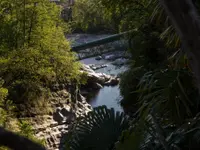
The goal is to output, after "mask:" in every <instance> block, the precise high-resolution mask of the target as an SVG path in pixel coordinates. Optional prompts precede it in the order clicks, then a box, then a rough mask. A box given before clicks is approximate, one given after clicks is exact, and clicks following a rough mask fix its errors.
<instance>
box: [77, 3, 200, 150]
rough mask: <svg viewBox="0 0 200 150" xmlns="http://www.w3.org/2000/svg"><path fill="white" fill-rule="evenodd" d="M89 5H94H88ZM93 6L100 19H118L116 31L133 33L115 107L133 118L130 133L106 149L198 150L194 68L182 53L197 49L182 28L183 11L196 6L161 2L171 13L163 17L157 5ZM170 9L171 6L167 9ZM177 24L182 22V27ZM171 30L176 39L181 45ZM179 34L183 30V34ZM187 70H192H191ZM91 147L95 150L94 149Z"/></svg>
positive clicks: (197, 114) (196, 7)
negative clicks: (100, 10)
mask: <svg viewBox="0 0 200 150" xmlns="http://www.w3.org/2000/svg"><path fill="white" fill-rule="evenodd" d="M92 2H93V3H95V1H90V2H88V3H92ZM99 3H100V4H101V5H102V6H103V9H104V12H106V13H104V15H107V14H109V13H111V14H115V13H116V10H118V11H119V12H120V14H121V15H122V16H121V18H118V20H117V21H118V24H117V25H119V26H118V27H117V28H115V29H118V30H119V31H123V30H129V29H135V30H134V32H132V33H131V34H130V35H129V36H128V37H127V38H128V40H129V51H130V53H131V54H132V63H131V65H130V66H129V69H128V70H127V71H126V72H125V73H124V74H122V75H121V82H120V91H121V94H122V96H123V100H122V101H121V103H122V104H123V106H124V107H125V109H127V111H128V113H129V115H131V116H132V117H133V119H131V125H130V128H129V129H127V130H126V131H124V132H123V133H122V134H121V136H119V137H118V141H115V142H113V145H114V146H113V147H107V149H117V150H129V149H130V150H131V149H154V150H155V149H165V150H171V149H199V147H200V143H199V140H198V139H199V128H198V126H199V100H200V97H199V85H198V83H196V82H198V78H199V77H198V74H197V73H198V71H197V70H198V69H197V68H199V65H197V64H198V63H197V62H198V60H196V59H195V62H194V61H192V62H193V63H190V62H191V60H190V59H188V57H191V55H192V57H193V54H191V52H188V50H185V49H189V50H190V51H192V52H194V50H195V48H197V47H195V46H194V45H196V46H197V45H198V42H197V43H196V44H192V42H191V37H193V35H191V34H189V33H190V31H191V29H192V28H189V27H188V26H190V25H189V24H188V22H187V19H188V18H189V17H188V16H187V15H188V14H187V13H188V11H191V12H192V11H193V10H194V11H193V12H195V11H196V10H197V11H199V4H198V2H197V1H187V2H186V1H184V2H182V1H178V0H177V1H175V0H174V1H173V2H167V1H164V0H163V1H162V4H163V5H164V6H165V10H166V11H167V12H168V11H171V12H168V13H165V12H164V9H163V6H162V5H160V3H159V1H158V0H152V1H148V0H141V1H138V0H128V1H124V0H118V1H116V0H101V2H99ZM172 3H174V5H172ZM170 4H171V5H170ZM178 4H179V5H178ZM170 6H171V7H172V6H173V7H172V8H171V9H170ZM176 6H177V7H176ZM94 8H95V7H94ZM174 8H177V11H175V12H178V11H180V12H181V11H182V13H184V15H185V16H187V17H185V18H187V19H186V20H184V19H185V18H184V17H183V18H184V19H183V18H182V20H181V19H180V16H178V15H176V13H175V12H172V11H173V10H174ZM186 8H188V9H187V10H188V11H186V10H185V9H186ZM192 9H193V10H192ZM96 12H98V9H96ZM108 12H109V13H108ZM93 14H95V13H93ZM167 14H168V15H170V16H167ZM173 15H174V16H173ZM193 15H194V16H192V15H191V16H190V17H191V18H192V17H194V18H195V17H197V18H198V16H195V13H194V14H193ZM116 16H117V15H116ZM169 18H170V19H171V20H169ZM112 19H115V18H114V17H111V20H112ZM175 19H177V20H175ZM178 19H180V20H178ZM183 20H184V21H186V22H184V21H183ZM194 20H195V19H194ZM181 21H182V23H185V24H184V25H182V26H181ZM172 22H175V25H176V26H173V25H172ZM174 27H176V29H177V31H178V33H179V35H181V36H182V37H181V38H182V39H181V40H182V42H181V41H180V38H179V36H178V34H176V32H175V28H174ZM179 27H180V28H179ZM194 27H195V25H194ZM194 27H193V29H194ZM184 29H185V30H186V29H188V30H187V31H188V32H187V31H185V30H184ZM189 29H190V30H189ZM195 29H197V28H195ZM195 29H194V30H195ZM195 31H196V32H198V31H197V30H195ZM195 31H194V33H195ZM180 32H181V33H180ZM194 33H193V34H194ZM194 35H195V34H194ZM183 36H185V37H184V38H183ZM188 36H191V37H188ZM194 37H195V36H194ZM187 40H188V41H187ZM193 41H196V39H195V38H194V40H193ZM187 42H188V43H187ZM186 43H187V44H186ZM194 43H195V42H194ZM197 51H198V49H197ZM185 52H187V53H185ZM189 54H190V55H189ZM196 54H197V52H196ZM193 58H194V57H193ZM189 61H190V62H189ZM193 65H196V70H195V67H194V66H193ZM195 75H196V76H195ZM99 115H101V113H99ZM92 120H93V119H91V121H89V122H92ZM102 126H103V125H102ZM102 126H101V124H99V130H102V131H103V130H107V127H105V126H103V127H102ZM102 128H103V129H102ZM83 132H84V133H85V134H90V132H89V133H88V132H87V131H86V130H85V131H82V132H81V133H82V134H83ZM98 132H100V131H98ZM98 132H96V134H97V136H98ZM109 133H110V132H108V135H109ZM93 134H94V133H93ZM105 137H106V135H105ZM93 138H95V136H94V137H93ZM74 140H75V141H76V142H77V143H81V142H80V141H78V140H76V139H74ZM96 147H97V148H96V149H98V145H96Z"/></svg>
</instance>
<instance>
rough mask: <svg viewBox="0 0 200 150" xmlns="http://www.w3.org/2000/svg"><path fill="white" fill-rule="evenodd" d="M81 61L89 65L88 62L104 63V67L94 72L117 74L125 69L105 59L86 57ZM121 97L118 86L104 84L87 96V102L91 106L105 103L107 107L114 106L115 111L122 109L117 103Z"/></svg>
mask: <svg viewBox="0 0 200 150" xmlns="http://www.w3.org/2000/svg"><path fill="white" fill-rule="evenodd" d="M81 62H82V63H84V64H86V65H89V64H106V65H107V67H106V68H101V69H99V70H96V71H95V72H98V73H106V74H109V75H111V74H112V75H119V74H120V73H122V72H124V71H125V70H126V67H125V66H122V67H117V66H115V65H112V61H107V60H99V61H98V60H95V57H92V58H87V59H83V60H81ZM120 99H121V95H120V91H119V86H118V85H117V86H104V87H103V88H102V89H100V90H99V91H97V92H95V93H93V94H92V95H91V96H90V97H89V98H88V102H89V103H90V104H91V105H92V107H97V106H101V105H106V106H107V107H108V108H114V109H115V111H120V112H122V111H123V108H122V107H121V105H120V104H119V101H120Z"/></svg>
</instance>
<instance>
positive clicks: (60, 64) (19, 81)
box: [0, 0, 79, 113]
mask: <svg viewBox="0 0 200 150" xmlns="http://www.w3.org/2000/svg"><path fill="white" fill-rule="evenodd" d="M0 8H1V10H2V11H1V12H0V16H1V17H0V20H1V25H0V35H1V36H2V37H1V38H0V45H1V46H0V55H1V58H0V67H1V69H0V76H1V77H2V78H3V79H4V80H5V83H4V85H3V86H5V87H7V89H8V96H9V98H10V100H12V101H13V102H14V103H15V104H18V105H17V106H20V105H21V106H22V107H20V110H21V112H23V111H27V110H28V109H27V108H29V110H31V109H32V108H33V107H32V106H37V105H39V103H40V104H42V103H45V100H46V99H48V98H47V97H48V88H49V87H50V85H52V84H53V83H56V82H71V81H72V80H78V79H79V71H78V68H79V63H78V62H76V61H75V57H74V53H72V52H71V51H70V45H69V42H68V41H67V40H66V38H65V36H64V32H65V31H67V32H68V31H69V28H68V26H67V25H65V24H64V22H63V21H62V20H61V19H60V17H59V16H60V12H61V10H60V8H59V7H58V6H57V5H56V4H54V3H51V2H49V0H37V1H35V0H26V1H21V0H16V1H13V0H8V1H7V0H5V1H4V0H2V1H1V3H0ZM46 104H47V103H46ZM25 106H26V107H27V108H26V107H25ZM35 108H37V107H35ZM39 110H40V109H38V111H39ZM32 112H37V110H33V111H32ZM26 113H28V112H26ZM29 113H30V112H29Z"/></svg>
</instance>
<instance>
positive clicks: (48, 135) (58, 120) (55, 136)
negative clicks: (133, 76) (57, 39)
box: [30, 65, 119, 150]
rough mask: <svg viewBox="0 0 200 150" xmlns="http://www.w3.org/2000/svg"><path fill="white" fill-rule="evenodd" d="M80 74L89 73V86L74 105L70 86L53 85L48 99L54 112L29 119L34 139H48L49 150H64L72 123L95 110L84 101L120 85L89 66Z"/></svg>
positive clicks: (82, 88)
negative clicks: (65, 140) (90, 94)
mask: <svg viewBox="0 0 200 150" xmlns="http://www.w3.org/2000/svg"><path fill="white" fill-rule="evenodd" d="M80 72H82V73H84V74H86V76H87V84H86V85H84V86H83V87H81V90H80V92H79V93H77V96H76V98H77V99H76V101H75V102H73V101H72V100H73V98H72V94H71V93H70V92H69V90H68V89H67V86H65V85H54V87H53V88H52V89H53V90H52V92H51V97H50V99H49V102H50V103H51V106H52V108H53V112H52V113H50V114H48V115H42V116H36V117H35V118H31V120H30V121H31V123H32V125H33V128H34V131H35V136H36V137H37V138H39V139H43V140H45V143H46V148H47V149H48V150H58V149H62V146H63V145H64V136H66V134H67V133H68V131H69V128H70V125H71V124H72V122H73V121H75V120H76V119H77V118H79V117H81V116H83V115H85V114H87V113H88V112H90V111H92V107H91V105H90V104H88V102H87V101H86V98H85V97H86V96H87V95H88V94H89V93H90V92H93V91H94V90H98V89H101V88H103V86H114V85H117V84H118V83H119V78H118V77H117V76H112V75H106V74H104V73H95V72H94V71H93V70H92V69H91V68H90V67H89V66H87V65H82V67H81V70H80Z"/></svg>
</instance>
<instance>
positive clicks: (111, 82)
mask: <svg viewBox="0 0 200 150" xmlns="http://www.w3.org/2000/svg"><path fill="white" fill-rule="evenodd" d="M118 84H119V78H117V77H115V78H111V79H110V80H109V81H107V82H105V83H104V85H106V86H116V85H118Z"/></svg>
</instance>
